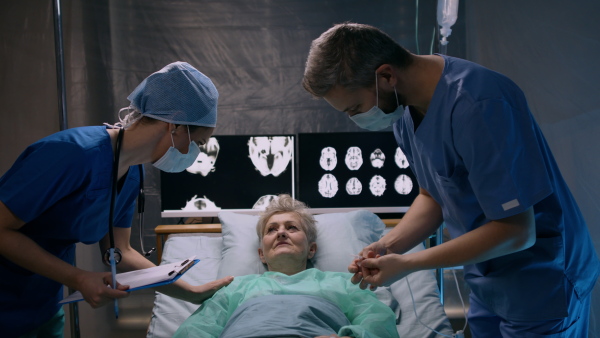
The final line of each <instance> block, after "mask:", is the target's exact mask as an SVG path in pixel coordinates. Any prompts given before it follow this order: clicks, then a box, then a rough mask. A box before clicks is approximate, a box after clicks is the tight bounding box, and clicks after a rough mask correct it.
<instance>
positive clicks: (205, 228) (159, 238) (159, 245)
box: [154, 218, 400, 263]
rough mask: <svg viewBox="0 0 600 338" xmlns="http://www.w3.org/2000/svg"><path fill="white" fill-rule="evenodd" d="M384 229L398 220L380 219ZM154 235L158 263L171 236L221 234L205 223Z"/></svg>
mask: <svg viewBox="0 0 600 338" xmlns="http://www.w3.org/2000/svg"><path fill="white" fill-rule="evenodd" d="M382 221H383V223H384V224H385V226H386V227H388V228H390V227H394V226H395V225H396V224H398V222H400V219H399V218H387V219H382ZM154 233H155V234H156V253H157V257H158V262H159V263H160V262H161V261H162V250H163V244H164V242H165V241H166V240H167V238H168V237H169V235H171V234H181V233H221V223H210V224H209V223H206V224H172V225H171V224H169V225H159V226H157V227H156V228H154Z"/></svg>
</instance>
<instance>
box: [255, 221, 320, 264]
mask: <svg viewBox="0 0 600 338" xmlns="http://www.w3.org/2000/svg"><path fill="white" fill-rule="evenodd" d="M315 252H316V244H315V243H308V238H307V237H306V233H305V232H304V230H303V228H302V225H301V223H300V218H299V217H298V215H296V214H295V213H282V214H276V215H273V216H271V218H269V220H268V221H267V224H266V226H265V229H264V231H263V238H262V243H261V246H260V248H259V249H258V254H259V256H260V259H261V261H262V262H263V263H265V264H267V265H268V267H269V270H270V271H278V272H284V271H286V270H287V269H288V268H290V267H297V266H298V264H300V265H302V264H303V265H304V267H303V269H302V270H304V269H306V261H307V260H308V259H310V258H312V257H313V256H314V255H315ZM297 272H300V271H297Z"/></svg>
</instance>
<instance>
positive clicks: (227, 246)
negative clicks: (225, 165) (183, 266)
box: [147, 210, 452, 338]
mask: <svg viewBox="0 0 600 338" xmlns="http://www.w3.org/2000/svg"><path fill="white" fill-rule="evenodd" d="M315 219H316V220H317V247H318V250H317V254H316V256H315V258H314V266H315V267H316V268H319V269H320V270H323V271H341V272H347V266H348V264H349V263H350V261H351V260H352V259H353V257H352V256H353V255H354V254H356V253H358V252H359V251H360V250H361V249H362V248H363V247H365V246H366V245H368V244H370V243H372V242H374V241H376V240H377V239H379V238H380V237H381V236H382V235H383V234H385V232H386V231H387V230H389V228H387V229H386V225H387V226H389V227H392V226H393V225H395V224H396V223H397V221H398V220H381V219H380V218H379V217H378V216H377V215H375V214H373V213H372V212H370V211H366V210H356V211H351V212H344V213H329V214H320V215H315ZM219 220H220V221H221V223H220V224H182V225H163V226H158V227H157V228H156V230H155V232H156V234H157V240H158V243H157V244H158V245H159V246H158V249H159V250H160V252H159V255H160V260H161V264H168V263H172V262H176V261H181V260H184V259H186V258H189V257H190V256H192V255H196V258H197V259H200V262H199V263H198V264H197V265H196V266H195V267H193V268H192V269H190V270H189V271H188V272H187V273H186V274H185V275H183V277H182V278H183V279H184V280H186V281H187V282H189V283H191V284H195V285H197V284H204V283H207V282H210V281H213V280H215V279H218V278H221V277H225V276H229V275H233V276H242V275H247V274H256V273H258V274H260V273H262V272H264V271H266V270H265V267H264V266H263V264H262V263H261V262H260V260H259V258H258V254H257V249H258V238H257V235H256V230H255V227H256V223H257V220H258V216H256V215H247V214H241V213H235V212H230V211H222V212H220V213H219ZM165 237H168V238H167V239H166V241H165V242H164V246H163V245H162V241H163V239H164V238H165ZM423 249H424V246H423V245H422V244H419V245H418V246H416V247H415V248H413V249H412V250H411V251H418V250H423ZM407 278H408V281H409V283H407V281H406V278H405V279H401V280H399V281H397V282H395V283H394V284H392V285H391V286H390V287H380V288H377V290H376V291H375V293H376V295H377V298H378V299H379V300H381V301H382V302H384V303H385V304H386V305H388V306H389V307H390V308H391V309H392V310H393V311H394V312H395V314H396V318H397V320H396V326H397V329H398V333H399V335H400V337H418V338H423V337H440V336H439V335H437V334H436V333H434V332H432V331H431V330H430V329H429V328H427V327H425V325H427V326H429V327H430V328H432V329H435V330H436V331H438V332H442V333H444V334H446V335H449V336H451V335H452V329H451V325H450V322H449V320H448V318H447V317H446V314H445V312H444V309H443V306H442V304H441V302H440V298H439V291H438V286H437V282H436V278H435V275H434V272H433V271H419V272H415V273H412V274H411V275H409V276H408V277H407ZM409 290H410V291H409ZM411 291H412V295H411ZM413 299H414V303H413ZM198 306H199V305H195V304H192V303H189V302H185V301H182V300H178V299H175V298H171V297H169V296H166V295H164V294H161V293H156V295H155V300H154V307H153V310H152V318H151V321H150V325H149V327H148V333H147V337H148V338H162V337H171V336H172V335H173V333H174V332H175V331H176V330H177V328H178V327H179V326H180V325H181V323H183V321H184V320H185V319H186V318H187V317H188V316H189V315H190V314H192V313H193V312H194V311H195V310H196V309H197V308H198ZM415 311H416V313H417V314H418V317H416V316H415ZM382 338H383V337H382Z"/></svg>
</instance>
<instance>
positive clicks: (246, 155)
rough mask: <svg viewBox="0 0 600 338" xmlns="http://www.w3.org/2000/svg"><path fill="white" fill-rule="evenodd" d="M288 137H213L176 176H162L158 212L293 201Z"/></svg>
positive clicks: (254, 206) (292, 139)
mask: <svg viewBox="0 0 600 338" xmlns="http://www.w3.org/2000/svg"><path fill="white" fill-rule="evenodd" d="M294 142H295V136H293V135H256V136H240V135H235V136H233V135H230V136H213V137H211V138H210V140H209V141H208V142H207V143H206V144H205V145H203V146H201V147H200V154H199V155H198V157H197V159H196V162H195V163H194V164H192V166H190V167H189V168H187V169H186V170H185V171H183V172H181V173H165V172H161V183H160V186H161V200H162V201H161V208H162V210H163V211H170V210H183V211H192V212H193V211H199V210H200V211H214V210H221V209H262V208H264V206H266V205H267V204H268V203H269V201H270V200H271V199H272V198H273V197H274V196H277V195H279V194H282V193H287V194H290V195H292V196H295V192H294V179H295V178H294V175H295V173H294V170H295V166H294V149H295V148H294V147H295V143H294Z"/></svg>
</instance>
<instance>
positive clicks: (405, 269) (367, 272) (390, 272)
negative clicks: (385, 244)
mask: <svg viewBox="0 0 600 338" xmlns="http://www.w3.org/2000/svg"><path fill="white" fill-rule="evenodd" d="M370 256H372V255H370ZM404 257H405V256H403V255H398V254H389V255H385V256H380V255H376V256H375V257H374V258H371V257H369V258H366V259H364V260H363V261H362V262H361V264H360V265H361V271H360V274H361V275H362V280H361V282H360V288H361V289H366V288H367V286H368V285H371V289H374V287H376V286H389V285H390V284H392V283H394V282H395V281H397V280H399V279H401V278H403V277H406V276H407V275H408V274H410V273H411V272H413V270H411V269H410V268H409V264H408V263H407V262H406V261H405V259H404Z"/></svg>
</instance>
